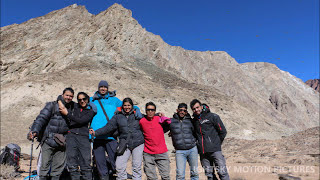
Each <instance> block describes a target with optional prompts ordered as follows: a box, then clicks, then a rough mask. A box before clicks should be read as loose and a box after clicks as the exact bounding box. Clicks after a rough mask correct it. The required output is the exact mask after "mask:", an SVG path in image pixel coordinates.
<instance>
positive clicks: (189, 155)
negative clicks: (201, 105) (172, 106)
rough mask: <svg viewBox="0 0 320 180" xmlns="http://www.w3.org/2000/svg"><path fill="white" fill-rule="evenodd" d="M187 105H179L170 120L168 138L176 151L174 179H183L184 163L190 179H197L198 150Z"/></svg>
mask: <svg viewBox="0 0 320 180" xmlns="http://www.w3.org/2000/svg"><path fill="white" fill-rule="evenodd" d="M187 108H188V106H187V104H185V103H180V104H179V105H178V109H177V112H176V113H175V114H174V115H173V118H171V124H170V133H169V134H170V136H171V138H172V143H173V146H174V149H175V150H176V167H177V169H176V179H177V180H184V179H185V170H186V162H187V161H188V163H189V166H190V179H191V180H197V179H199V174H198V150H197V143H196V142H197V140H196V138H195V129H194V127H193V124H192V119H191V116H190V114H189V113H188V111H187Z"/></svg>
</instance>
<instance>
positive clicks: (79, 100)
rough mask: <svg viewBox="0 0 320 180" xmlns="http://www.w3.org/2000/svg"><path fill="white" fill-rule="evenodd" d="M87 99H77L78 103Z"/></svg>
mask: <svg viewBox="0 0 320 180" xmlns="http://www.w3.org/2000/svg"><path fill="white" fill-rule="evenodd" d="M86 100H87V98H82V99H78V102H81V101H86Z"/></svg>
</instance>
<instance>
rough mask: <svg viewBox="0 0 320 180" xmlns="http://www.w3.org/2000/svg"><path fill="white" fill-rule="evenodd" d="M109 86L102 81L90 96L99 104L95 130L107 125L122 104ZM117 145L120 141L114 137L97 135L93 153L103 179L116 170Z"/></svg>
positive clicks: (95, 118) (94, 125)
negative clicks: (106, 154)
mask: <svg viewBox="0 0 320 180" xmlns="http://www.w3.org/2000/svg"><path fill="white" fill-rule="evenodd" d="M108 87H109V85H108V82H107V81H104V80H102V81H100V82H99V85H98V91H97V92H96V93H95V94H94V95H93V97H91V98H90V101H92V102H93V103H94V104H95V105H96V106H97V114H96V115H95V116H94V118H93V120H92V123H91V128H92V129H93V130H97V129H100V128H102V127H103V126H105V125H106V124H107V123H108V121H109V119H111V118H112V116H113V115H114V112H115V111H116V109H117V107H120V106H122V101H121V100H120V99H119V98H117V97H116V92H115V91H113V92H110V91H108ZM117 145H118V143H117V141H116V140H115V139H114V138H113V137H107V136H98V137H95V140H94V143H93V154H94V156H95V162H96V165H97V169H98V171H99V175H100V179H101V180H108V179H109V174H111V175H112V174H113V173H114V171H115V160H116V155H115V152H116V148H117ZM105 152H107V153H108V160H107V158H106V156H105ZM110 168H111V169H110Z"/></svg>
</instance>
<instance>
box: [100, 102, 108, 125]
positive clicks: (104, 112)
mask: <svg viewBox="0 0 320 180" xmlns="http://www.w3.org/2000/svg"><path fill="white" fill-rule="evenodd" d="M98 102H99V104H100V106H101V109H102V111H103V114H104V115H105V116H106V119H107V121H109V117H108V115H107V113H106V110H105V109H104V107H103V105H102V103H101V101H100V99H98Z"/></svg>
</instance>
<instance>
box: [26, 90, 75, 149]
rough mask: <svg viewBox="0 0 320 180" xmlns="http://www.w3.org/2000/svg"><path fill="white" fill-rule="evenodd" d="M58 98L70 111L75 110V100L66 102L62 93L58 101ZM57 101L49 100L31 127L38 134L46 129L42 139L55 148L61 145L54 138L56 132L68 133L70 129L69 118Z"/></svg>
mask: <svg viewBox="0 0 320 180" xmlns="http://www.w3.org/2000/svg"><path fill="white" fill-rule="evenodd" d="M58 100H61V101H62V102H63V104H64V105H65V106H66V108H67V109H68V111H72V110H73V107H74V103H73V102H71V103H69V104H65V102H64V100H63V99H62V96H61V95H60V96H59V97H58V99H57V101H58ZM57 101H53V102H48V103H47V104H46V105H45V107H44V108H43V109H42V110H41V111H40V114H39V115H38V116H37V118H36V120H35V121H34V122H33V124H32V127H31V131H32V132H35V133H37V135H38V136H39V134H42V132H43V131H44V132H43V137H42V139H41V141H42V142H46V143H47V144H48V145H49V146H51V147H54V148H56V147H59V145H58V144H57V143H56V142H55V141H54V139H53V136H54V134H56V133H58V134H63V135H66V134H67V133H68V129H69V128H68V124H69V122H68V118H67V117H66V116H63V115H62V114H61V113H60V112H59V105H58V102H57Z"/></svg>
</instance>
